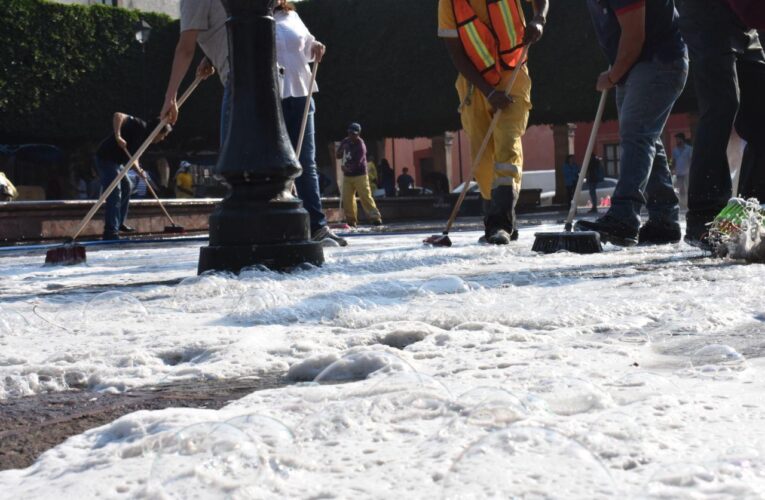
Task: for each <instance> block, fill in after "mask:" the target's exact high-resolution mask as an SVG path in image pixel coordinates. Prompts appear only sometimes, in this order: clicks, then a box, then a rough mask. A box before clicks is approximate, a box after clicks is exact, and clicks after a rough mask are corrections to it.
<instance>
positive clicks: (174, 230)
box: [164, 224, 186, 234]
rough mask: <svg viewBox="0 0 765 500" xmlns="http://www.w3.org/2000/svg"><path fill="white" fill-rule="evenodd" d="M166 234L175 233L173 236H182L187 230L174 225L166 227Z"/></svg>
mask: <svg viewBox="0 0 765 500" xmlns="http://www.w3.org/2000/svg"><path fill="white" fill-rule="evenodd" d="M164 232H165V233H173V234H182V233H185V232H186V228H185V227H183V226H179V225H177V224H173V225H172V226H165V230H164Z"/></svg>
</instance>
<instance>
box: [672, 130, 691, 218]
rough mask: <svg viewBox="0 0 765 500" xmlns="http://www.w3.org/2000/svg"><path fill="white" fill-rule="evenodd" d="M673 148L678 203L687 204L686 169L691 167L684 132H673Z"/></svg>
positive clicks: (689, 148) (689, 150)
mask: <svg viewBox="0 0 765 500" xmlns="http://www.w3.org/2000/svg"><path fill="white" fill-rule="evenodd" d="M675 141H676V143H675V149H673V150H672V166H673V167H675V188H677V190H678V192H679V198H680V205H681V206H683V207H687V206H688V171H689V170H690V168H691V154H692V153H693V148H692V147H691V145H690V143H689V142H688V139H686V138H685V134H683V133H682V132H681V133H679V134H675Z"/></svg>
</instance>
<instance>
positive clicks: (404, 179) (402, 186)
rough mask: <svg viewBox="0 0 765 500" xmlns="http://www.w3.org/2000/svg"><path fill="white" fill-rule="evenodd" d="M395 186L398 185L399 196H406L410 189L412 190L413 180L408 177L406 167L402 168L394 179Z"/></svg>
mask: <svg viewBox="0 0 765 500" xmlns="http://www.w3.org/2000/svg"><path fill="white" fill-rule="evenodd" d="M396 184H398V194H399V196H406V195H407V194H409V191H410V190H411V189H414V178H413V177H412V176H411V175H409V168H408V167H404V168H403V169H402V170H401V175H399V176H398V179H396Z"/></svg>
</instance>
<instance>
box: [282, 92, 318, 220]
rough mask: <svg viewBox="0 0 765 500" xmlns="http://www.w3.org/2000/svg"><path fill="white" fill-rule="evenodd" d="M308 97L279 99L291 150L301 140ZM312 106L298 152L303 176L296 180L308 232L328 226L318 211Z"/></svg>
mask: <svg viewBox="0 0 765 500" xmlns="http://www.w3.org/2000/svg"><path fill="white" fill-rule="evenodd" d="M306 99H307V97H288V98H286V99H282V112H283V113H284V123H285V125H286V126H287V133H288V134H289V136H290V142H292V147H294V148H296V147H297V141H298V138H299V136H300V125H301V124H302V121H303V112H304V111H305V100H306ZM314 109H315V108H314V103H313V99H311V107H310V109H309V111H308V122H307V123H306V127H305V135H304V136H303V146H302V148H301V150H300V158H299V159H298V160H299V161H300V165H301V166H302V167H303V173H302V174H300V176H299V177H298V178H296V179H295V187H296V188H297V192H298V196H299V197H300V199H301V200H303V208H305V209H306V211H308V215H309V217H310V219H311V231H312V232H313V231H316V230H317V229H319V228H321V227H323V226H326V225H327V218H326V217H325V216H324V212H323V211H322V207H321V195H320V194H319V175H318V173H317V172H316V142H315V132H314V122H313V115H314Z"/></svg>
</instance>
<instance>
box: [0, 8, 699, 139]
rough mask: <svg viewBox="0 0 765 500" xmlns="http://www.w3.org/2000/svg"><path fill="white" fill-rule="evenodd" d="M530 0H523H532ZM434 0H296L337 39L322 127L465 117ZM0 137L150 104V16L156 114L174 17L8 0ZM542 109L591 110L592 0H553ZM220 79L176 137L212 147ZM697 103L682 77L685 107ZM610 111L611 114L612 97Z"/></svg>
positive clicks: (0, 47)
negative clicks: (141, 22) (140, 27)
mask: <svg viewBox="0 0 765 500" xmlns="http://www.w3.org/2000/svg"><path fill="white" fill-rule="evenodd" d="M524 3H525V2H524ZM437 5H438V0H308V1H304V2H300V3H298V4H297V6H298V9H299V13H300V15H301V17H302V18H303V20H304V22H305V24H306V25H307V26H308V27H309V29H310V30H311V31H312V32H313V33H314V35H316V37H317V38H318V39H319V40H321V41H322V42H324V43H325V44H326V45H327V47H328V52H327V55H326V58H325V60H324V62H323V63H322V65H321V68H320V71H319V75H318V81H319V86H320V93H319V94H318V95H317V107H318V110H317V115H316V119H317V135H318V139H319V140H320V141H325V140H333V139H338V138H340V137H342V136H343V135H344V134H345V127H346V125H347V124H348V123H349V122H350V121H359V122H361V123H362V125H363V126H364V135H365V136H366V137H367V138H370V139H371V138H381V137H415V136H429V135H436V134H440V133H441V132H443V131H444V130H455V129H458V128H459V127H460V125H459V116H458V114H457V105H458V102H457V95H456V91H455V90H454V80H455V78H456V72H455V70H454V68H453V66H452V64H451V62H450V60H449V57H448V55H447V53H446V50H445V48H444V46H443V43H442V41H441V40H439V39H438V38H437V36H436V34H437ZM0 9H1V11H2V14H3V16H2V17H3V19H4V20H5V21H6V22H4V23H2V25H0V142H30V141H31V140H35V141H38V142H53V143H59V144H61V143H62V142H67V141H83V140H90V141H94V140H98V139H99V138H100V137H102V136H104V135H105V134H107V133H108V132H109V130H110V117H111V114H112V113H113V112H114V111H117V110H119V111H124V112H128V113H132V114H138V115H141V111H142V110H141V108H142V91H141V82H142V77H141V48H140V45H139V44H138V43H137V42H136V41H135V38H134V31H133V25H134V23H135V22H136V21H138V19H139V18H143V19H145V20H146V21H148V23H149V24H150V25H151V26H152V28H153V30H152V34H151V39H150V41H149V43H148V44H147V53H146V82H147V83H146V85H147V104H148V110H149V112H150V114H156V113H158V111H159V108H160V106H161V104H162V97H163V92H164V89H165V86H166V84H167V78H168V76H169V72H170V64H171V61H172V57H173V50H174V47H175V43H176V41H177V38H178V31H179V29H178V22H177V21H172V20H171V19H170V18H168V17H166V16H163V15H159V14H148V13H138V12H136V11H128V10H124V9H115V8H111V7H103V6H91V7H83V6H77V5H60V4H55V3H47V2H44V1H41V0H2V5H1V6H0ZM530 65H531V68H530V69H531V75H532V79H533V81H534V85H533V94H532V99H533V103H534V109H533V112H532V115H531V122H532V123H565V122H574V121H589V120H591V119H592V117H593V114H594V110H595V107H596V105H597V98H598V96H597V94H596V92H595V91H594V82H595V78H596V76H597V74H598V73H599V72H600V71H602V70H603V69H604V68H605V67H606V62H605V59H604V58H603V56H602V54H601V51H600V49H599V47H598V46H597V43H596V41H595V35H594V32H593V30H592V27H591V24H590V19H589V15H588V13H587V9H586V4H585V1H584V0H569V1H558V2H552V6H551V12H550V17H549V21H548V24H547V28H546V32H545V36H544V38H543V39H542V41H541V42H540V43H539V44H537V45H536V46H534V47H533V48H532V52H531V62H530ZM221 90H222V89H221V85H220V83H219V82H218V81H216V80H215V79H210V80H208V81H207V82H205V83H204V84H203V85H201V86H200V88H199V89H198V90H197V92H196V94H195V95H194V96H192V98H191V99H190V100H189V101H188V103H187V105H186V107H185V108H184V109H183V110H182V112H181V120H180V121H179V124H178V127H177V128H176V133H175V134H173V135H172V136H171V137H172V140H171V145H174V146H176V147H185V148H201V147H203V146H206V147H213V148H214V147H216V146H217V143H218V116H219V115H218V113H219V107H220V97H221ZM694 107H695V102H694V99H693V96H692V95H691V93H690V92H689V91H686V94H685V95H684V97H683V98H682V99H681V100H680V101H679V102H678V105H677V108H676V109H677V110H681V111H682V110H690V109H693V108H694ZM610 115H611V116H612V117H613V116H614V110H613V107H612V108H611V110H610Z"/></svg>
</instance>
